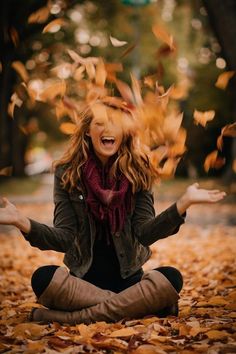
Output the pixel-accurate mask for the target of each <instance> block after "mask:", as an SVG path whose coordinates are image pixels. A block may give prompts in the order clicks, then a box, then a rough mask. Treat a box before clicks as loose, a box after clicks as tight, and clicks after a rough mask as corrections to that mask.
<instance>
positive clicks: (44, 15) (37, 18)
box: [28, 6, 50, 23]
mask: <svg viewBox="0 0 236 354" xmlns="http://www.w3.org/2000/svg"><path fill="white" fill-rule="evenodd" d="M49 15H50V10H49V8H48V7H47V6H44V7H41V8H40V9H39V10H37V11H35V12H33V13H32V14H31V15H30V16H29V18H28V23H44V22H45V21H46V20H47V19H48V17H49Z"/></svg>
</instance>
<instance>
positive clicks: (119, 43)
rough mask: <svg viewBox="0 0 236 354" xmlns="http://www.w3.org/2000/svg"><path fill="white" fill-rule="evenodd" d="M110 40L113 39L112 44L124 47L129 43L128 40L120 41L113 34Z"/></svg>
mask: <svg viewBox="0 0 236 354" xmlns="http://www.w3.org/2000/svg"><path fill="white" fill-rule="evenodd" d="M110 41H111V44H112V45H113V47H123V46H124V45H126V44H127V43H128V42H126V41H120V40H119V39H117V38H114V37H112V36H110Z"/></svg>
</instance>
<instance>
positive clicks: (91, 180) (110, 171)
mask: <svg viewBox="0 0 236 354" xmlns="http://www.w3.org/2000/svg"><path fill="white" fill-rule="evenodd" d="M101 112H103V114H101ZM128 115H129V114H128V112H127V111H125V110H124V109H121V108H117V107H110V106H108V105H103V104H102V103H97V104H95V105H94V106H93V107H92V108H91V111H90V112H89V114H88V112H87V114H85V115H84V116H83V118H82V119H81V122H80V124H79V126H78V128H77V130H76V132H75V133H74V134H73V136H72V138H71V143H70V146H69V148H68V151H67V152H66V153H65V155H64V156H63V158H62V159H61V160H60V161H57V162H56V163H55V184H54V202H55V210H54V227H49V226H47V225H44V224H41V223H38V222H37V221H35V220H31V219H29V218H27V217H25V216H24V215H22V213H21V212H20V211H19V210H18V209H17V208H16V207H15V206H14V205H13V204H11V203H10V202H9V201H8V200H7V199H6V198H3V200H4V204H5V205H4V208H2V209H0V223H2V224H11V225H15V226H16V227H18V228H19V229H20V230H21V232H22V233H23V235H24V237H25V239H26V240H27V241H29V242H30V244H31V245H32V246H35V247H38V248H40V249H42V250H55V251H58V252H63V253H65V257H64V263H65V264H66V265H67V267H68V268H69V272H68V271H67V269H66V268H64V267H57V266H44V267H41V268H39V269H37V270H36V271H35V273H34V274H33V276H32V287H33V290H34V292H35V294H36V296H37V298H38V301H39V303H41V304H43V305H44V306H46V307H48V308H49V309H36V310H34V311H33V312H32V316H31V317H32V320H34V321H43V322H45V321H58V322H65V323H70V324H73V323H81V322H84V323H90V322H94V321H102V320H104V321H108V322H109V321H117V320H120V319H122V318H123V317H130V318H135V317H141V316H144V315H147V314H156V315H158V316H167V315H177V314H178V306H177V304H178V298H179V295H178V293H179V292H180V290H181V288H182V285H183V280H182V276H181V273H180V272H179V271H178V270H177V269H175V268H173V267H159V268H156V269H155V270H152V271H149V272H146V273H144V272H143V270H142V266H143V264H144V263H145V262H146V261H147V260H148V259H149V257H150V250H149V246H150V245H151V244H153V243H154V242H155V241H157V240H159V239H162V238H165V237H167V236H169V235H172V234H175V233H176V232H178V230H179V227H180V225H181V224H183V223H184V218H185V213H186V210H187V209H188V208H189V207H190V206H191V205H192V204H196V203H200V202H203V203H205V202H209V203H214V202H217V201H219V200H221V199H222V198H223V197H224V195H225V193H224V192H220V191H218V190H212V191H208V190H204V189H199V188H198V184H197V183H195V184H193V185H191V186H190V187H188V188H187V190H186V192H185V193H184V194H183V195H182V196H181V198H180V199H179V200H178V201H177V202H176V203H175V204H173V205H172V206H170V207H169V208H168V209H167V210H165V211H164V212H163V213H161V214H160V215H158V216H155V212H154V207H153V197H152V194H151V192H150V189H151V185H152V182H153V179H154V178H155V177H157V172H156V170H155V167H154V166H153V165H152V164H151V162H150V160H149V158H148V156H147V155H146V154H145V152H144V150H143V149H142V147H140V144H139V143H138V140H137V136H136V134H135V132H134V131H131V130H129V131H124V130H123V128H122V127H123V126H124V125H123V123H124V122H123V121H122V119H123V118H124V119H127V116H128Z"/></svg>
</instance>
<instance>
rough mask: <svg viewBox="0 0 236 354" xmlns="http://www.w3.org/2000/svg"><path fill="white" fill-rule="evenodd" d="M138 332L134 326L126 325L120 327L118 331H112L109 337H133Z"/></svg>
mask: <svg viewBox="0 0 236 354" xmlns="http://www.w3.org/2000/svg"><path fill="white" fill-rule="evenodd" d="M137 333H138V332H137V331H135V330H134V329H133V328H132V327H126V328H121V329H118V330H117V331H114V332H112V333H111V334H110V335H109V337H131V336H133V335H134V334H137Z"/></svg>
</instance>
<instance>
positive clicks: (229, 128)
mask: <svg viewBox="0 0 236 354" xmlns="http://www.w3.org/2000/svg"><path fill="white" fill-rule="evenodd" d="M221 135H223V136H230V137H232V138H236V122H235V123H233V124H227V125H226V126H224V127H223V128H222V130H221Z"/></svg>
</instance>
